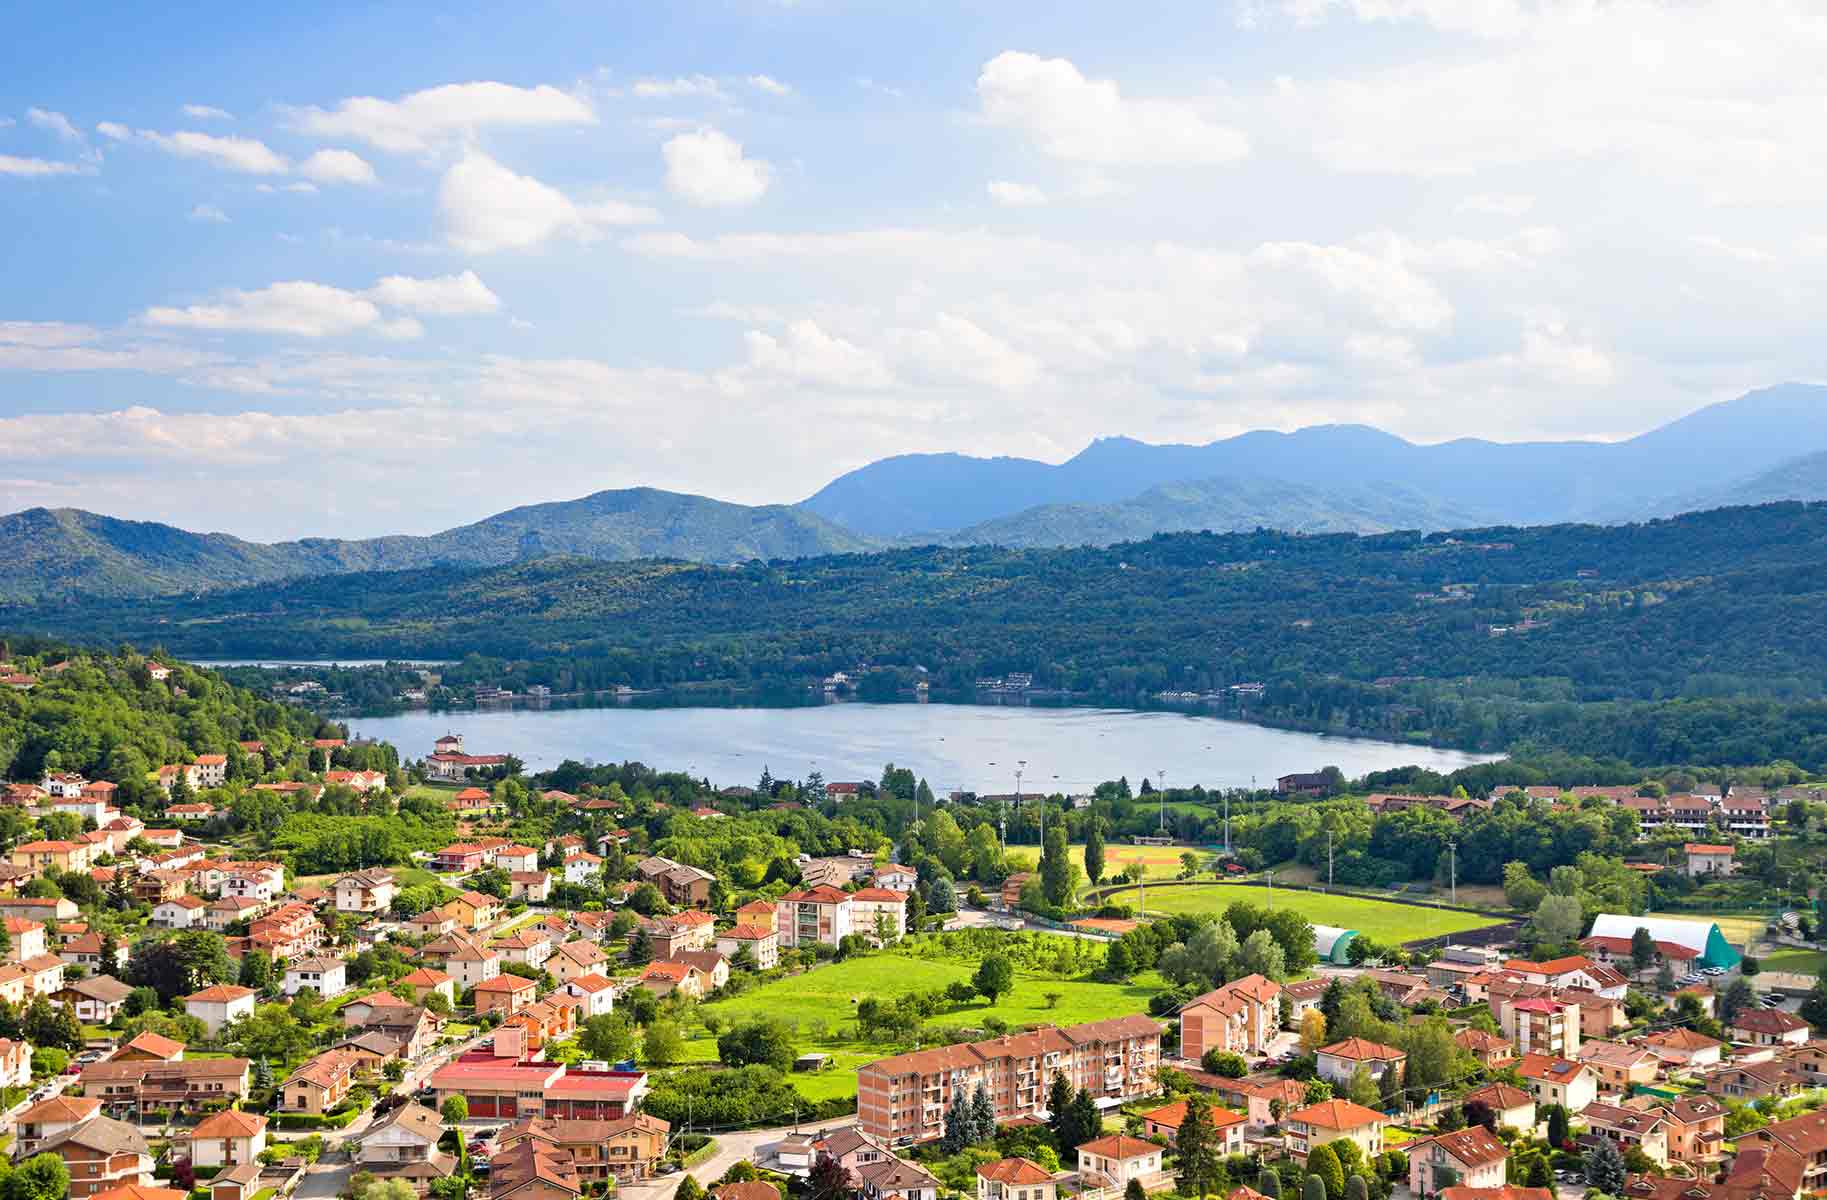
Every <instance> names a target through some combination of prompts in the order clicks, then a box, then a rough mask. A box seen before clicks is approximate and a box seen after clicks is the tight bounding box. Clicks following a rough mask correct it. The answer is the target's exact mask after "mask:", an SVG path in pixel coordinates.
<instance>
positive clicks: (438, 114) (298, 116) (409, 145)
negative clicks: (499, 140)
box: [292, 81, 596, 153]
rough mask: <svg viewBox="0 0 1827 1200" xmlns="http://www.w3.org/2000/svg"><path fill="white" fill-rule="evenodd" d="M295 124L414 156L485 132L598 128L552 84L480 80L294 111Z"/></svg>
mask: <svg viewBox="0 0 1827 1200" xmlns="http://www.w3.org/2000/svg"><path fill="white" fill-rule="evenodd" d="M292 121H293V124H294V125H295V126H296V127H297V128H298V129H299V130H301V131H303V132H305V133H310V134H315V135H317V136H319V137H330V138H357V139H359V140H361V141H365V142H367V143H368V144H369V145H371V146H375V147H377V148H379V149H382V150H390V151H395V152H400V153H410V152H414V151H421V150H426V149H429V148H430V147H431V146H432V145H433V144H434V143H437V142H439V141H442V140H445V139H447V138H451V137H455V136H458V135H461V134H465V133H474V132H476V131H478V130H481V129H486V128H491V127H494V128H530V127H537V126H549V125H594V124H595V123H596V114H595V113H594V112H593V111H591V108H590V106H589V104H587V103H585V102H584V100H583V99H581V98H580V97H578V96H576V95H573V94H571V93H569V92H563V91H560V90H559V89H558V88H555V87H552V86H551V85H549V84H541V85H539V86H538V87H532V88H523V87H516V86H514V85H513V84H507V83H496V82H492V81H481V82H474V83H447V84H444V85H442V86H440V87H434V88H426V89H425V90H423V91H418V92H412V93H410V94H408V95H405V96H402V97H400V98H399V99H398V100H381V99H377V98H375V97H373V96H352V97H350V98H349V99H347V100H344V101H343V102H342V103H341V104H339V105H337V106H336V107H335V108H334V109H331V110H325V109H321V108H298V109H294V110H292Z"/></svg>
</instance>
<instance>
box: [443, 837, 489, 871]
mask: <svg viewBox="0 0 1827 1200" xmlns="http://www.w3.org/2000/svg"><path fill="white" fill-rule="evenodd" d="M482 855H483V850H482V847H481V846H477V845H474V844H472V843H469V842H457V843H455V844H453V845H449V846H446V847H444V849H442V850H440V851H438V852H437V853H436V854H434V855H432V857H431V869H432V870H434V871H465V872H467V871H479V870H481V869H482Z"/></svg>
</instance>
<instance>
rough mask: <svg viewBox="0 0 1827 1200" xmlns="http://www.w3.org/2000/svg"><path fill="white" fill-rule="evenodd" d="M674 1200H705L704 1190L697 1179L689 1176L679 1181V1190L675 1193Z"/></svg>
mask: <svg viewBox="0 0 1827 1200" xmlns="http://www.w3.org/2000/svg"><path fill="white" fill-rule="evenodd" d="M673 1200H704V1188H703V1187H702V1186H700V1185H699V1183H698V1181H697V1180H696V1179H694V1178H693V1177H692V1176H690V1175H687V1176H686V1177H685V1178H683V1179H681V1180H679V1189H678V1190H677V1191H676V1192H674V1193H673Z"/></svg>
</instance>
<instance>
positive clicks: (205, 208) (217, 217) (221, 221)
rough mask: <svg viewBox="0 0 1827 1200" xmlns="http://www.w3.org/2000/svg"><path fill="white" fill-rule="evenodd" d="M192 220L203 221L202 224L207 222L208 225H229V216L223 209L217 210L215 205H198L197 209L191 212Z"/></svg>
mask: <svg viewBox="0 0 1827 1200" xmlns="http://www.w3.org/2000/svg"><path fill="white" fill-rule="evenodd" d="M190 219H191V220H193V221H202V222H206V223H214V224H217V225H226V224H228V214H227V213H225V212H223V211H222V210H221V209H219V208H217V207H216V206H215V205H213V204H199V205H197V206H196V207H195V208H193V209H191V210H190Z"/></svg>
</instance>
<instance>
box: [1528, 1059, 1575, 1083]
mask: <svg viewBox="0 0 1827 1200" xmlns="http://www.w3.org/2000/svg"><path fill="white" fill-rule="evenodd" d="M1585 1069H1586V1068H1585V1065H1584V1064H1582V1063H1576V1062H1574V1061H1572V1060H1571V1059H1566V1058H1555V1057H1550V1056H1549V1055H1546V1054H1525V1055H1523V1056H1522V1061H1521V1062H1519V1063H1517V1064H1516V1073H1517V1074H1519V1075H1521V1076H1522V1077H1523V1078H1524V1079H1545V1080H1547V1081H1548V1082H1550V1083H1563V1082H1565V1081H1566V1080H1569V1079H1572V1078H1574V1077H1575V1076H1577V1075H1578V1074H1579V1073H1580V1072H1581V1071H1583V1070H1585Z"/></svg>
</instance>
